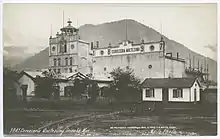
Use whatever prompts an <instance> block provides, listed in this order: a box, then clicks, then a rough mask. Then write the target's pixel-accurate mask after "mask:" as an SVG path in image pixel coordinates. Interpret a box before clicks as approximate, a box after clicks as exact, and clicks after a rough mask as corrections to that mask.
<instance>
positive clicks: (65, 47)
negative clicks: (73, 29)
mask: <svg viewBox="0 0 220 139" xmlns="http://www.w3.org/2000/svg"><path fill="white" fill-rule="evenodd" d="M66 52H67V46H66V43H65V44H64V53H66Z"/></svg>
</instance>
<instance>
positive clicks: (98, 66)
mask: <svg viewBox="0 0 220 139" xmlns="http://www.w3.org/2000/svg"><path fill="white" fill-rule="evenodd" d="M122 48H123V47H122ZM147 48H148V47H145V49H147ZM156 48H157V47H156ZM156 48H155V49H156ZM158 48H159V46H158ZM117 49H121V48H117ZM101 50H103V51H104V50H106V51H104V54H103V56H101V55H100V51H101ZM112 50H113V48H112ZM149 51H150V50H148V49H147V50H145V51H144V52H138V53H136V52H133V53H134V54H133V53H132V54H127V53H123V54H117V55H107V54H106V53H107V49H96V50H95V51H94V52H95V57H94V61H95V62H94V63H93V68H94V72H93V74H94V76H101V75H104V74H108V73H110V72H111V71H112V70H113V69H114V68H118V67H121V68H126V67H130V68H132V69H134V73H135V75H136V76H138V77H139V78H140V79H141V80H142V81H143V80H144V79H146V78H164V77H165V78H168V77H169V76H171V77H185V74H184V73H185V63H184V62H180V61H176V60H171V59H167V58H165V59H164V57H163V52H162V51H151V52H149ZM164 62H165V65H164ZM150 65H151V66H152V68H149V66H150ZM104 68H105V69H106V71H105V70H104ZM164 69H165V73H164ZM164 74H165V75H164Z"/></svg>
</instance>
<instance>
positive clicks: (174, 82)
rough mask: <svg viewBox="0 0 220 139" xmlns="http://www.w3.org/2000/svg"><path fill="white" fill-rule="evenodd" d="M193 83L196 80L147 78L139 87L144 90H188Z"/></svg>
mask: <svg viewBox="0 0 220 139" xmlns="http://www.w3.org/2000/svg"><path fill="white" fill-rule="evenodd" d="M195 81H196V78H152V79H151V78H148V79H145V80H144V82H143V83H142V84H141V86H142V87H145V88H189V87H192V85H193V83H194V82H195ZM197 81H198V80H197Z"/></svg>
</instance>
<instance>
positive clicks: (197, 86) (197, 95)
mask: <svg viewBox="0 0 220 139" xmlns="http://www.w3.org/2000/svg"><path fill="white" fill-rule="evenodd" d="M195 88H196V93H197V94H196V101H200V87H199V84H198V83H197V81H196V82H195V83H194V84H193V86H192V87H191V89H190V91H191V101H195V98H194V89H195Z"/></svg>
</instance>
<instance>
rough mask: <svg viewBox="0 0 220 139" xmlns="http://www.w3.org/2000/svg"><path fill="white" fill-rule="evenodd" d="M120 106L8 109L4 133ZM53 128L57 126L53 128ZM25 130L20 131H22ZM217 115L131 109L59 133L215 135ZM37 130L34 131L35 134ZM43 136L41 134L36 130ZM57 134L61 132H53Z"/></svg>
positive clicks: (82, 134)
mask: <svg viewBox="0 0 220 139" xmlns="http://www.w3.org/2000/svg"><path fill="white" fill-rule="evenodd" d="M119 109H121V108H114V109H112V108H110V107H109V108H101V107H98V108H97V107H92V106H87V107H85V106H81V105H79V106H75V107H72V108H71V109H66V110H58V109H57V110H55V109H42V108H38V109H37V108H35V109H31V108H27V109H11V110H8V111H7V112H5V113H4V117H5V119H4V133H5V134H6V135H17V134H18V133H15V134H13V133H10V130H11V129H12V128H24V129H31V130H34V129H38V128H39V127H42V126H43V125H46V124H48V123H52V122H54V121H57V120H60V119H63V118H66V117H71V116H80V115H84V114H90V113H93V112H99V113H100V112H104V113H108V112H112V111H116V110H119ZM53 130H56V129H53ZM22 134H24V133H20V134H19V135H22ZM216 134H217V116H216V115H215V114H214V115H209V116H203V115H201V114H198V115H191V114H189V112H187V111H181V112H177V111H176V110H173V111H172V110H170V111H168V112H164V113H163V114H155V113H146V114H144V115H140V116H137V115H134V114H133V113H131V112H128V111H126V112H122V113H119V114H114V115H108V116H104V117H96V118H91V119H87V120H85V121H82V122H80V124H76V125H73V126H71V128H69V129H68V130H66V131H65V132H64V133H62V135H63V136H125V135H126V136H168V135H178V136H179V135H187V136H191V135H193V136H194V135H195V136H199V135H213V136H214V135H216ZM29 135H32V134H29ZM35 135H36V134H34V136H35ZM38 135H40V136H43V134H38ZM51 135H52V136H59V135H60V133H53V134H51Z"/></svg>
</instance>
